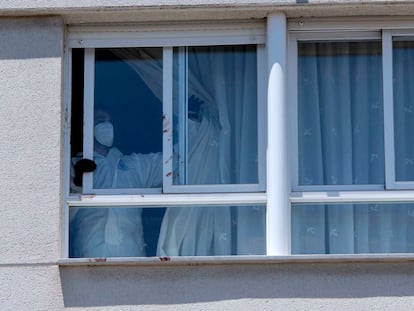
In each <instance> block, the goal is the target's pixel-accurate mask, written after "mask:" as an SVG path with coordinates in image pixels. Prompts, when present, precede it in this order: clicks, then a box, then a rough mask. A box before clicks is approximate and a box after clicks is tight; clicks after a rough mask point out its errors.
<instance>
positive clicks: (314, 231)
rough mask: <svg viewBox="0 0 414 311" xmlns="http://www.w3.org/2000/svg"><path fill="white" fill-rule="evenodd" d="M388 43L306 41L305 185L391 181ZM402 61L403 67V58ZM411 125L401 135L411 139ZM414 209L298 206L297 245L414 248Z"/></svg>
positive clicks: (302, 50) (302, 107)
mask: <svg viewBox="0 0 414 311" xmlns="http://www.w3.org/2000/svg"><path fill="white" fill-rule="evenodd" d="M380 48H381V46H380V43H379V42H374V41H371V42H370V41H367V42H323V43H299V58H298V113H299V114H298V118H299V119H298V122H299V131H298V135H299V137H298V138H299V183H300V184H301V185H338V186H339V185H369V184H370V185H372V184H376V185H384V187H385V181H384V163H385V160H384V144H383V140H384V138H383V137H384V136H383V104H382V69H381V68H382V65H381V62H382V59H381V52H380ZM397 63H398V61H397ZM395 65H397V67H395ZM394 67H395V68H394V70H400V71H401V68H400V67H401V65H399V64H396V60H395V59H394ZM405 67H406V68H408V66H405ZM394 74H395V73H394ZM401 78H402V79H404V80H406V79H407V78H408V75H406V74H404V75H403V76H401ZM398 93H399V95H397V96H399V97H401V96H405V95H406V94H405V93H404V92H403V91H402V92H398ZM401 93H403V95H401ZM397 123H398V124H397V128H399V127H401V123H400V121H399V120H398V121H397ZM407 132H408V131H407ZM407 132H406V133H404V134H403V135H398V136H401V137H400V138H403V137H405V139H406V140H405V141H407V139H408V138H409V137H408V135H409V136H412V135H411V134H408V133H407ZM410 132H411V133H412V131H410ZM410 145H412V143H410ZM397 153H398V151H397ZM397 165H398V164H397ZM413 208H414V206H413V205H412V204H411V205H410V204H326V205H294V206H293V207H292V252H293V253H296V254H298V253H322V254H324V253H348V254H353V253H385V252H387V253H389V252H413V251H414V249H413V245H412V244H413V243H412V242H410V241H411V240H412V239H411V238H408V237H410V236H412V233H413V229H412V225H413V224H414V223H413V217H412V214H413V213H412V211H413Z"/></svg>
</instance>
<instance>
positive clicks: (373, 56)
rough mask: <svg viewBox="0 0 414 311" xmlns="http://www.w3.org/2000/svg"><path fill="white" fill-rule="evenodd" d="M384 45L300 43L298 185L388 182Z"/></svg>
mask: <svg viewBox="0 0 414 311" xmlns="http://www.w3.org/2000/svg"><path fill="white" fill-rule="evenodd" d="M381 64H382V60H381V43H380V42H379V41H369V42H306V43H304V42H303V43H298V136H299V137H298V142H299V156H298V159H299V184H300V185H361V184H384V143H383V100H382V65H381Z"/></svg>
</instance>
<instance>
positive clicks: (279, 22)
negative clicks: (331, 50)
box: [266, 13, 290, 256]
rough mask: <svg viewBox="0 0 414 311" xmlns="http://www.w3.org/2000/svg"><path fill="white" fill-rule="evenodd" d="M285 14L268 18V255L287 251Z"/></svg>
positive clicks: (288, 247) (288, 227) (288, 220)
mask: <svg viewBox="0 0 414 311" xmlns="http://www.w3.org/2000/svg"><path fill="white" fill-rule="evenodd" d="M286 40H287V39H286V16H285V15H284V14H282V13H276V14H271V15H269V16H268V18H267V57H268V59H267V62H268V63H267V64H268V76H269V80H268V93H267V94H268V95H267V96H268V97H267V105H268V106H267V108H268V109H267V112H268V119H267V122H268V142H267V144H268V145H267V196H268V203H267V213H266V249H267V255H270V256H273V255H288V254H289V253H290V217H289V210H290V209H289V199H288V193H289V188H290V187H289V173H288V150H287V148H288V142H287V132H288V131H287V128H288V124H287V123H288V121H287V118H288V115H287V103H286V97H285V79H286V45H287V41H286Z"/></svg>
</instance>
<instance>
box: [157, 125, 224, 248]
mask: <svg viewBox="0 0 414 311" xmlns="http://www.w3.org/2000/svg"><path fill="white" fill-rule="evenodd" d="M188 135H189V137H188V141H189V153H188V156H189V159H188V184H190V185H197V184H220V183H223V179H225V177H223V176H222V172H223V171H227V170H228V168H227V167H220V168H219V167H218V164H219V163H220V165H219V166H223V165H225V164H223V161H220V151H221V150H220V146H221V145H222V143H221V139H222V138H223V137H222V135H227V133H223V131H222V130H220V129H219V128H218V126H217V125H214V124H213V123H212V122H209V121H208V120H207V119H206V118H203V119H202V121H201V122H195V121H192V120H188ZM231 240H232V239H231V214H230V207H228V206H220V207H169V208H167V210H166V212H165V215H164V218H163V221H162V225H161V230H160V236H159V239H158V246H157V256H211V255H216V256H217V255H230V254H231Z"/></svg>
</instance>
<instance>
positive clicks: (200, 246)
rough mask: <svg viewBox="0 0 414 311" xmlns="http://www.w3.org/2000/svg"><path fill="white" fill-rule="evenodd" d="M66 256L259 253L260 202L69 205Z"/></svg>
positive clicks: (262, 214)
mask: <svg viewBox="0 0 414 311" xmlns="http://www.w3.org/2000/svg"><path fill="white" fill-rule="evenodd" d="M69 231H70V233H69V256H70V257H72V258H80V257H143V256H220V255H264V254H265V251H266V250H265V249H266V242H265V231H266V228H265V207H264V206H194V207H168V208H145V207H143V208H135V207H116V208H115V207H114V208H103V207H88V208H76V207H72V208H71V211H70V226H69Z"/></svg>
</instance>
